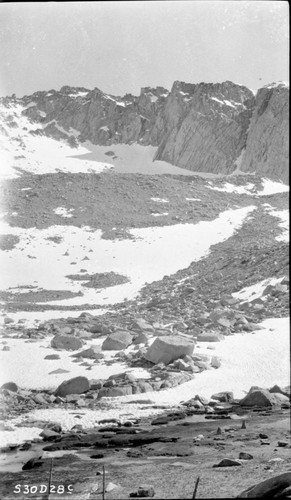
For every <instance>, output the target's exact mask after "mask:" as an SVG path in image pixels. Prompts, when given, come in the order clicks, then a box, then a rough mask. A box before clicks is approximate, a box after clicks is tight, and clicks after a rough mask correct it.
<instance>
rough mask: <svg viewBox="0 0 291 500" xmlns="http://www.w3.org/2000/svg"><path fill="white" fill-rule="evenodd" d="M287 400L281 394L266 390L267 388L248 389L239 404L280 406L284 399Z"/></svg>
mask: <svg viewBox="0 0 291 500" xmlns="http://www.w3.org/2000/svg"><path fill="white" fill-rule="evenodd" d="M282 397H284V398H285V400H286V401H288V398H287V397H286V396H283V394H276V393H271V392H269V391H267V389H258V390H252V391H250V392H249V393H248V394H247V395H246V396H245V397H244V398H243V399H242V400H241V401H240V402H239V404H240V406H261V407H266V406H281V405H282V404H283V403H284V402H285V400H284V401H283V400H282Z"/></svg>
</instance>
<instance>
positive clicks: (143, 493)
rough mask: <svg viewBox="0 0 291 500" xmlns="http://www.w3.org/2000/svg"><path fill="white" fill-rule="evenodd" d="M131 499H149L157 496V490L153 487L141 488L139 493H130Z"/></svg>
mask: <svg viewBox="0 0 291 500" xmlns="http://www.w3.org/2000/svg"><path fill="white" fill-rule="evenodd" d="M129 496H130V497H131V498H147V497H153V496H155V490H154V488H153V487H152V486H140V487H139V488H138V490H137V491H134V492H133V493H130V494H129Z"/></svg>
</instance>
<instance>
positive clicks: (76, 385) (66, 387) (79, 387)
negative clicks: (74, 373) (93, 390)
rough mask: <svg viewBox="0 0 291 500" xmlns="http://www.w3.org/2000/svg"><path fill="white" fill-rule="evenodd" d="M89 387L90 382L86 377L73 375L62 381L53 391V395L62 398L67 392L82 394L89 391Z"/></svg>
mask: <svg viewBox="0 0 291 500" xmlns="http://www.w3.org/2000/svg"><path fill="white" fill-rule="evenodd" d="M89 389H90V384H89V380H88V379H87V378H86V377H74V378H71V379H70V380H65V381H64V382H62V383H61V385H59V387H58V388H57V390H56V391H55V396H60V397H61V398H62V397H64V396H67V395H68V394H83V393H84V392H87V391H89Z"/></svg>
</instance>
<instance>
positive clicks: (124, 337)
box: [102, 330, 132, 351]
mask: <svg viewBox="0 0 291 500" xmlns="http://www.w3.org/2000/svg"><path fill="white" fill-rule="evenodd" d="M131 343H132V335H130V333H129V332H127V331H126V330H119V331H117V332H113V333H111V334H110V335H108V337H106V339H105V340H104V342H103V344H102V350H103V351H121V350H122V349H126V348H127V347H128V346H129V345H130V344H131Z"/></svg>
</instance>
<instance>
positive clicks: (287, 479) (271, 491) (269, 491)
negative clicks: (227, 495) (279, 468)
mask: <svg viewBox="0 0 291 500" xmlns="http://www.w3.org/2000/svg"><path fill="white" fill-rule="evenodd" d="M290 487H291V472H284V473H283V474H280V475H279V476H275V477H270V478H269V479H266V480H265V481H262V482H261V483H259V484H256V485H255V486H251V487H250V488H248V489H247V490H244V491H243V492H242V493H241V494H240V495H238V496H237V498H282V499H283V498H290ZM287 488H288V490H289V491H288V493H289V496H288V493H287V491H286V494H285V491H284V490H287Z"/></svg>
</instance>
